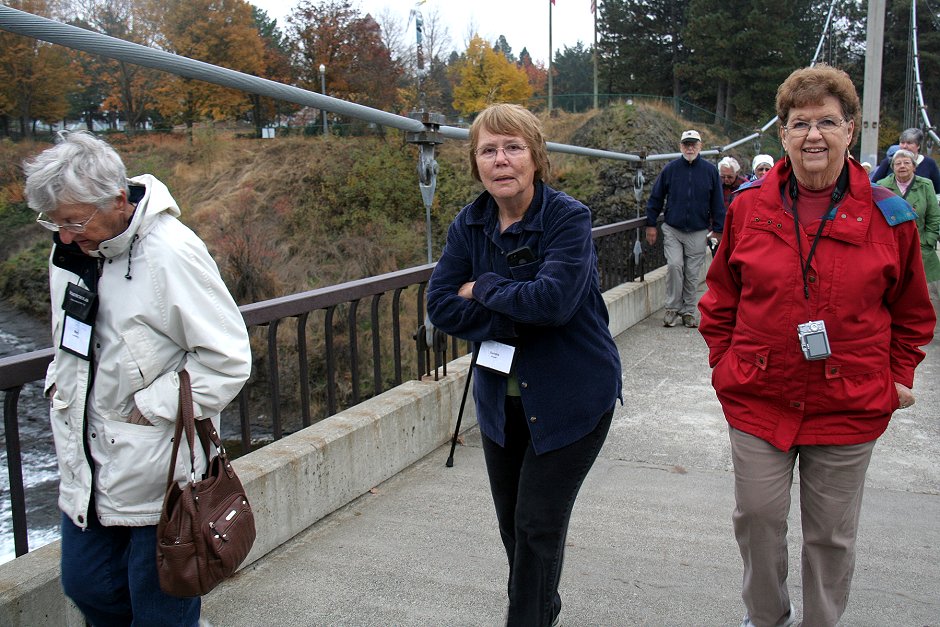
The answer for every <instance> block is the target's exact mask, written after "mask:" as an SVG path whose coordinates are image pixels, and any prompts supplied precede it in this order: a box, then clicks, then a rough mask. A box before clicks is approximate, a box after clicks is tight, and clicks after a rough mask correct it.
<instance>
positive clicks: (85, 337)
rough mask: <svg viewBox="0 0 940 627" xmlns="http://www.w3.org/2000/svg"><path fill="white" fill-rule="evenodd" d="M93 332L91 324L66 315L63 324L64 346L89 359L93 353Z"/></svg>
mask: <svg viewBox="0 0 940 627" xmlns="http://www.w3.org/2000/svg"><path fill="white" fill-rule="evenodd" d="M91 332H92V327H91V325H90V324H86V323H84V322H79V321H78V320H76V319H75V318H73V317H72V316H69V315H66V316H65V318H64V324H63V325H62V348H63V349H64V350H67V351H68V352H70V353H72V354H73V355H76V356H78V357H81V358H82V359H88V358H89V355H90V354H91Z"/></svg>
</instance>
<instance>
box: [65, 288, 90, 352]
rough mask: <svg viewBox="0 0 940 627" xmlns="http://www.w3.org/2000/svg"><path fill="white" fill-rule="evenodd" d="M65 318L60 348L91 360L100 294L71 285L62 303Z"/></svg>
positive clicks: (66, 290)
mask: <svg viewBox="0 0 940 627" xmlns="http://www.w3.org/2000/svg"><path fill="white" fill-rule="evenodd" d="M62 310H63V311H64V312H65V317H64V319H63V323H62V338H61V341H60V343H59V347H60V348H61V349H62V350H64V351H66V352H68V353H71V354H73V355H75V356H76V357H81V358H82V359H85V360H90V359H91V342H92V338H93V337H94V334H95V333H94V332H95V315H96V314H97V313H98V294H96V293H95V292H92V291H90V290H86V289H85V288H84V287H82V286H81V285H77V284H75V283H69V284H68V286H67V287H66V289H65V298H64V299H63V301H62Z"/></svg>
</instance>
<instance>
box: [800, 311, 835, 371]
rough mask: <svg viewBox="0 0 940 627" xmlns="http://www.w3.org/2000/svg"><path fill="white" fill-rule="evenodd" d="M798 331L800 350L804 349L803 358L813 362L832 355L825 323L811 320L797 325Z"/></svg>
mask: <svg viewBox="0 0 940 627" xmlns="http://www.w3.org/2000/svg"><path fill="white" fill-rule="evenodd" d="M796 330H797V335H798V336H799V338H800V348H802V349H803V356H804V357H805V358H806V359H808V360H810V361H813V360H815V359H825V358H826V357H829V356H830V355H832V351H831V350H830V348H829V335H828V334H827V333H826V323H825V322H823V321H822V320H810V321H809V322H804V323H803V324H798V325H796Z"/></svg>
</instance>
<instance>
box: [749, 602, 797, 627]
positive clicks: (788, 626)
mask: <svg viewBox="0 0 940 627" xmlns="http://www.w3.org/2000/svg"><path fill="white" fill-rule="evenodd" d="M795 624H796V610H794V609H793V604H792V603H791V604H790V613H789V614H787V617H786V618H785V619H783V622H782V623H780V624H779V625H778V626H777V627H792V625H795ZM741 627H755V625H754V623H752V622H751V617H750V616H748V615H747V614H745V615H744V620H743V621H742V622H741Z"/></svg>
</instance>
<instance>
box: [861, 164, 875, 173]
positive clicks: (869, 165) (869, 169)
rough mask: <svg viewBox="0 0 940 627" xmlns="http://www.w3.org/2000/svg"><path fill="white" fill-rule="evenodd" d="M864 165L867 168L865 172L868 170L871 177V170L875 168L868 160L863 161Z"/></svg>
mask: <svg viewBox="0 0 940 627" xmlns="http://www.w3.org/2000/svg"><path fill="white" fill-rule="evenodd" d="M862 167H863V168H865V172H867V173H868V176H869V177H870V176H871V171H872V170H873V169H874V168H872V166H871V164H870V163H868V162H867V161H862Z"/></svg>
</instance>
